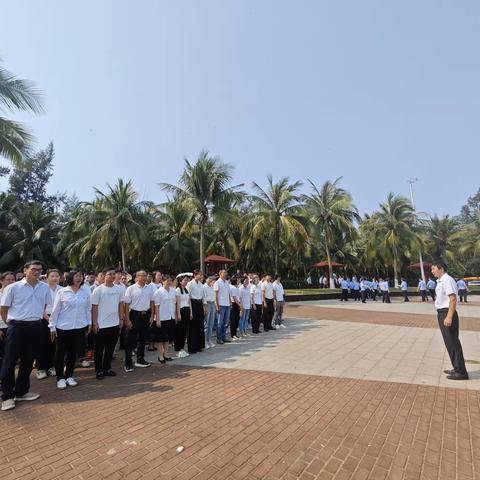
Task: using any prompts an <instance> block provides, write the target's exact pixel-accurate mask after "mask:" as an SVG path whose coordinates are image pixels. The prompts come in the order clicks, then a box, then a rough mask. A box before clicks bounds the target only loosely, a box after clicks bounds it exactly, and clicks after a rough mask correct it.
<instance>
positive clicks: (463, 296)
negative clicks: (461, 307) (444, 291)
mask: <svg viewBox="0 0 480 480" xmlns="http://www.w3.org/2000/svg"><path fill="white" fill-rule="evenodd" d="M458 296H459V297H460V301H461V302H465V303H466V302H467V291H466V290H465V289H463V288H462V289H461V290H459V291H458Z"/></svg>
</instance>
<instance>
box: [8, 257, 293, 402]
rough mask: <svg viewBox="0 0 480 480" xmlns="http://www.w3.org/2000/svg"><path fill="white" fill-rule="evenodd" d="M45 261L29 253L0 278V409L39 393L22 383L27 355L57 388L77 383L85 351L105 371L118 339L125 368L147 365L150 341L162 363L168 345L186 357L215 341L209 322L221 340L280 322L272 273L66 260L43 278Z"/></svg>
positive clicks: (279, 290) (279, 291)
mask: <svg viewBox="0 0 480 480" xmlns="http://www.w3.org/2000/svg"><path fill="white" fill-rule="evenodd" d="M42 270H43V266H42V264H41V263H40V262H38V261H31V262H28V263H27V264H25V267H24V277H23V278H22V279H20V280H18V277H16V275H15V274H13V273H12V272H6V273H4V274H3V275H2V276H1V277H0V280H1V290H0V305H1V307H0V380H1V389H2V406H1V409H2V410H11V409H13V408H15V405H16V402H21V401H32V400H36V399H37V398H39V395H38V394H35V393H32V392H30V391H29V390H30V374H31V371H32V369H33V365H34V362H35V367H36V369H37V373H36V375H37V378H38V379H44V378H47V377H48V376H56V378H57V388H58V389H60V390H63V389H65V388H67V387H74V386H76V385H77V384H78V382H77V380H76V379H75V377H74V371H75V366H76V363H77V361H80V362H81V364H82V366H85V367H86V366H89V361H88V358H89V354H88V353H89V351H93V360H94V367H95V376H96V378H97V379H98V380H103V379H105V378H107V377H112V376H115V375H116V372H115V371H114V370H113V369H112V359H113V357H114V352H115V349H116V348H118V346H119V345H120V346H121V347H123V349H124V367H123V368H124V371H125V372H127V373H130V372H132V371H134V369H135V368H147V367H149V366H150V363H149V362H147V361H146V359H145V350H146V348H147V345H148V349H149V350H150V351H156V352H157V358H158V362H159V363H160V364H165V363H167V362H171V361H172V360H173V358H172V356H171V355H172V354H173V352H172V353H171V349H172V348H173V351H174V352H175V355H176V357H178V358H183V357H187V356H188V355H191V354H196V353H198V352H201V351H203V350H204V349H209V348H212V347H214V346H215V344H214V343H213V341H212V335H213V331H214V328H216V343H217V344H220V345H223V344H225V343H230V342H235V341H239V340H240V339H242V338H244V337H248V336H250V333H249V332H250V330H251V333H252V334H259V333H261V330H260V326H261V325H263V330H262V331H263V332H268V331H271V330H276V329H278V328H285V325H284V323H283V306H284V303H285V296H284V295H285V292H284V289H283V286H282V283H281V278H280V276H278V275H276V276H275V278H274V279H273V280H272V278H271V276H270V275H264V276H263V277H262V278H261V279H260V278H259V276H258V275H255V274H248V275H236V276H233V277H231V278H230V277H229V276H228V272H227V271H226V270H221V271H220V272H219V275H218V277H216V276H210V277H208V278H206V279H205V281H204V278H203V275H202V273H201V272H200V271H199V270H195V271H194V272H193V274H183V275H181V276H178V277H174V276H171V275H163V274H162V273H161V272H158V271H157V272H154V273H153V274H152V275H150V274H149V273H147V271H145V270H139V271H137V272H136V274H135V277H134V280H135V282H134V283H133V284H131V285H130V284H129V282H128V280H127V279H128V276H127V275H126V274H125V272H122V271H121V270H120V271H118V270H116V269H115V268H113V267H107V268H105V269H103V270H102V271H101V272H99V273H97V274H96V275H95V274H89V275H85V274H84V273H83V271H81V270H79V269H73V270H70V271H69V272H67V273H65V274H63V275H62V276H61V274H60V272H59V271H58V270H55V269H52V270H48V271H47V273H46V275H45V276H44V278H41V274H42ZM60 283H62V285H60ZM228 327H230V328H229V332H228ZM250 327H251V329H250ZM228 333H229V334H228ZM134 358H135V360H134ZM18 361H19V365H18V367H19V368H18V373H17V376H16V377H15V369H16V367H17V363H18Z"/></svg>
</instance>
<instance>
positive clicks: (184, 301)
mask: <svg viewBox="0 0 480 480" xmlns="http://www.w3.org/2000/svg"><path fill="white" fill-rule="evenodd" d="M175 292H176V295H177V298H179V299H180V308H185V307H190V293H189V290H188V288H187V289H186V290H185V289H184V290H183V292H182V290H181V288H180V287H177V288H176V290H175Z"/></svg>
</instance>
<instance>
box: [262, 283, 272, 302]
mask: <svg viewBox="0 0 480 480" xmlns="http://www.w3.org/2000/svg"><path fill="white" fill-rule="evenodd" d="M262 291H263V292H265V298H268V299H270V300H271V299H272V298H273V284H272V282H263V284H262Z"/></svg>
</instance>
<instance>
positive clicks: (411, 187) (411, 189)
mask: <svg viewBox="0 0 480 480" xmlns="http://www.w3.org/2000/svg"><path fill="white" fill-rule="evenodd" d="M417 182H418V178H409V179H408V183H409V184H410V198H411V200H412V207H413V210H414V211H415V201H414V200H413V184H414V183H417ZM418 252H419V253H418V256H419V257H420V272H421V274H422V280H423V281H425V270H424V269H423V258H422V248H421V247H420V248H419V250H418Z"/></svg>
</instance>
